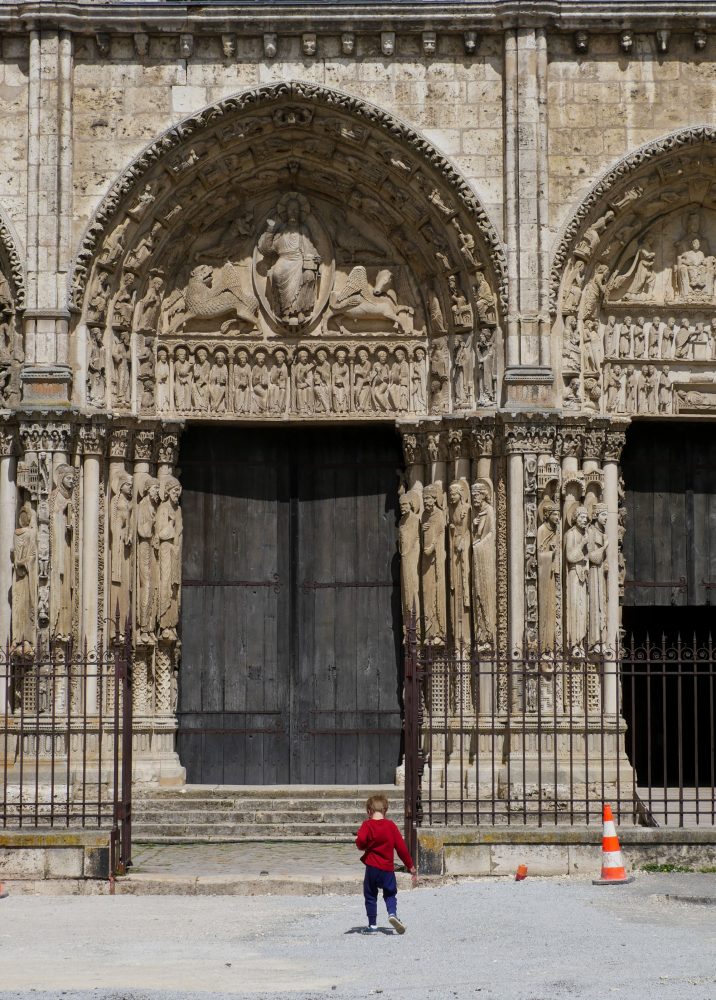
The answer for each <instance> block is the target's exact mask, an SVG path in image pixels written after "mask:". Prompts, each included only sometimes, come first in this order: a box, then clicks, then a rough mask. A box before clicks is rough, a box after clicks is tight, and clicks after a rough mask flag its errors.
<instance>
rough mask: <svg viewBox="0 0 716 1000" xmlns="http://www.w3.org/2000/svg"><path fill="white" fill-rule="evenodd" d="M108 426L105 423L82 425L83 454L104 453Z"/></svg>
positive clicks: (81, 445)
mask: <svg viewBox="0 0 716 1000" xmlns="http://www.w3.org/2000/svg"><path fill="white" fill-rule="evenodd" d="M106 444H107V428H106V427H105V426H104V425H103V424H96V423H95V424H85V425H84V426H83V427H80V447H81V448H82V454H83V455H104V452H105V447H106Z"/></svg>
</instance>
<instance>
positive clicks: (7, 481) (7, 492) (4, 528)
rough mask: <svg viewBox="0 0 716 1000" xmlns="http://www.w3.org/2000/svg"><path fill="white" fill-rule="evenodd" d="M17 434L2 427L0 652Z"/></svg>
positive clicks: (6, 618) (2, 694)
mask: <svg viewBox="0 0 716 1000" xmlns="http://www.w3.org/2000/svg"><path fill="white" fill-rule="evenodd" d="M14 449H15V434H14V431H13V430H12V428H10V427H3V428H2V429H0V654H2V655H3V656H4V653H5V650H6V649H8V648H9V645H10V620H11V610H12V605H11V596H10V595H11V590H12V563H11V561H10V550H11V549H12V545H13V533H14V530H15V506H16V502H17V500H16V492H17V491H16V487H15V470H16V459H15V455H14ZM8 666H9V665H8V664H7V663H3V665H2V668H1V669H2V671H3V674H2V681H1V683H0V717H4V715H5V706H6V703H7V696H8V680H9V674H8Z"/></svg>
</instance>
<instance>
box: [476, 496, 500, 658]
mask: <svg viewBox="0 0 716 1000" xmlns="http://www.w3.org/2000/svg"><path fill="white" fill-rule="evenodd" d="M471 493H472V507H473V516H472V586H473V618H474V627H475V641H476V643H477V645H478V648H479V649H481V650H484V651H488V650H491V649H494V645H495V615H496V602H497V593H496V587H495V580H496V568H495V566H496V556H495V541H496V537H495V509H494V507H493V504H492V483H491V482H490V481H489V479H478V480H477V482H475V483H473V484H472V489H471Z"/></svg>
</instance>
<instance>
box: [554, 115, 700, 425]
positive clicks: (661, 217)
mask: <svg viewBox="0 0 716 1000" xmlns="http://www.w3.org/2000/svg"><path fill="white" fill-rule="evenodd" d="M707 132H708V130H705V131H704V130H695V131H694V133H693V134H692V133H679V134H678V135H677V136H673V137H670V140H669V142H666V141H665V144H663V145H661V146H658V144H657V146H655V147H648V149H646V150H644V151H643V155H642V156H641V158H640V159H639V160H638V162H637V161H636V160H633V161H632V160H631V159H630V160H629V161H628V163H625V164H624V165H623V170H622V171H621V173H617V172H615V173H614V176H613V178H612V183H613V184H614V185H615V187H614V188H613V189H610V188H609V187H605V186H603V185H602V186H599V193H598V194H597V189H595V192H592V195H590V196H589V198H588V199H587V202H588V205H589V207H588V208H587V207H585V208H584V211H583V212H581V213H578V214H579V216H580V218H579V219H578V220H577V219H575V220H574V221H573V224H572V230H571V231H572V232H573V236H572V237H571V239H572V255H571V257H569V258H567V259H565V266H564V280H563V283H562V290H561V296H560V302H559V307H560V315H559V316H558V318H557V321H556V329H557V330H558V331H559V336H560V340H561V345H562V346H561V369H562V384H563V392H562V404H563V407H564V408H565V409H567V410H575V411H583V412H591V413H601V414H624V415H629V416H632V415H633V416H656V417H660V418H661V417H665V416H667V417H668V416H674V415H678V414H684V413H694V414H696V413H698V414H707V413H708V412H709V411H712V412H714V413H716V409H714V405H715V404H716V391H715V390H714V383H715V380H716V201H715V200H714V198H713V194H714V193H715V192H714V185H713V178H714V176H715V175H716V149H714V148H713V147H712V145H711V143H712V140H713V138H714V137H713V136H711V135H710V133H709V134H706V133H707ZM657 153H658V155H659V157H660V159H659V161H658V163H655V162H654V161H655V159H656V156H657ZM627 168H628V169H627ZM620 182H621V186H620ZM603 183H604V185H605V184H606V180H605V182H603Z"/></svg>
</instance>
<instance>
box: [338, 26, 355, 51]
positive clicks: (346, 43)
mask: <svg viewBox="0 0 716 1000" xmlns="http://www.w3.org/2000/svg"><path fill="white" fill-rule="evenodd" d="M355 47H356V36H355V35H354V34H353V32H352V31H344V32H343V34H342V35H341V51H342V52H343V55H344V56H352V55H353V52H354V51H355Z"/></svg>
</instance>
